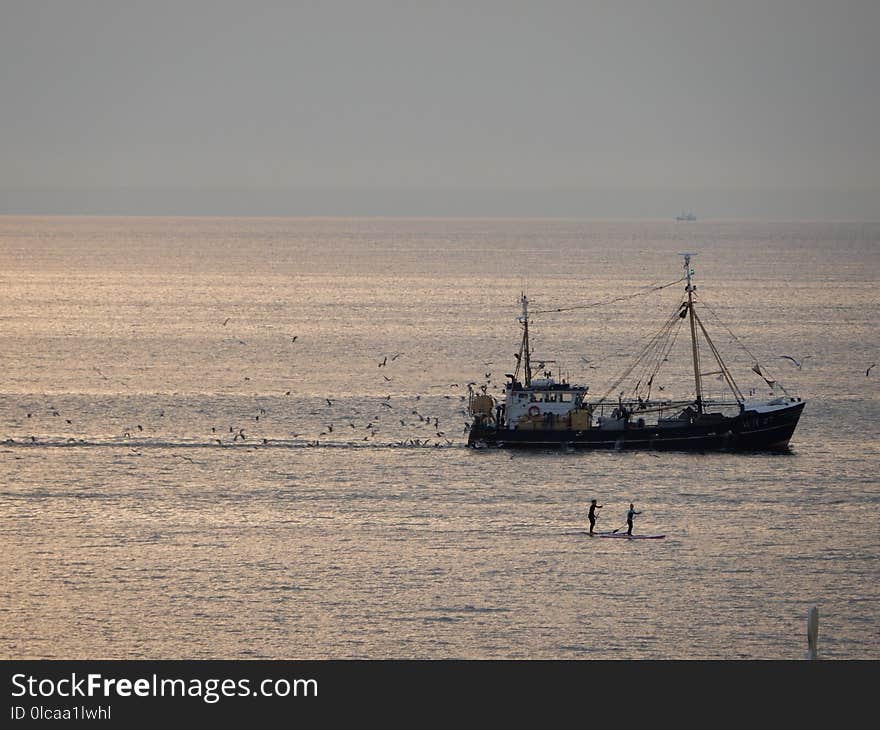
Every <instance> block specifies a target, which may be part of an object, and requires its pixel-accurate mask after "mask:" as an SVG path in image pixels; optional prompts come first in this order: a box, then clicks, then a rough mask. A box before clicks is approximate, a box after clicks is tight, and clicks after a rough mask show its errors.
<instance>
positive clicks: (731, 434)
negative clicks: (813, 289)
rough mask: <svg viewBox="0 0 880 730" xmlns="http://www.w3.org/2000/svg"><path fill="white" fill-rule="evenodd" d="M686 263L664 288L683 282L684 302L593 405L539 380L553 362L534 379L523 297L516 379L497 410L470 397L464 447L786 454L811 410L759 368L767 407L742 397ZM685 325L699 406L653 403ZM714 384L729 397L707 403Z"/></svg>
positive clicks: (583, 388) (491, 401) (561, 384)
mask: <svg viewBox="0 0 880 730" xmlns="http://www.w3.org/2000/svg"><path fill="white" fill-rule="evenodd" d="M681 255H682V256H683V257H684V270H685V273H684V275H683V276H682V277H681V278H680V279H679V280H677V281H676V282H670V284H667V285H664V286H669V285H672V284H677V283H679V282H684V283H685V294H686V296H685V297H683V300H682V301H681V302H680V304H679V305H678V306H677V307H676V309H675V311H674V312H673V314H672V316H671V317H670V318H669V319H668V320H667V321H666V322H665V324H664V325H663V327H662V328H661V329H660V331H659V332H658V333H657V334H655V335H654V336H653V337H652V338H651V340H650V341H649V342H648V344H647V345H646V346H645V347H644V348H643V349H642V351H641V352H640V353H639V355H638V356H637V357H636V360H635V362H634V363H632V364H631V365H630V366H629V367H628V368H626V370H625V372H624V373H623V374H622V375H621V376H620V377H618V378H617V379H616V380H615V381H614V382H613V383H612V385H611V387H610V388H608V391H607V392H606V393H605V395H602V396H601V397H599V398H597V399H595V400H591V398H590V396H589V395H588V392H589V386H587V385H574V384H571V383H568V382H567V381H566V380H565V379H563V378H559V379H556V378H553V377H552V375H553V373H552V371H551V370H541V368H543V367H544V366H546V364H547V363H548V362H549V361H547V360H544V361H541V360H538V361H537V362H538V369H537V370H538V372H537V373H536V371H535V368H533V367H532V362H533V354H534V353H533V352H532V350H531V346H530V343H529V300H528V297H526V296H525V294H523V295H522V297H521V300H520V301H521V304H522V315H521V316H520V317H519V318H518V319H519V321H520V323H521V325H522V328H523V334H522V340H521V343H520V348H519V352H518V353H517V354H516V355H515V357H516V369H515V371H514V372H513V373H508V374H507V379H508V380H507V382H506V384H505V386H504V400H503V401H502V402H496V400H495V398H494V397H492V396H491V395H489V394H488V393H487V392H486V391H485V389H484V390H483V392H478V391H474V390H471V392H470V397H469V412H470V414H471V416H472V418H473V421H472V423H471V426H470V430H469V436H468V446H471V447H476V448H479V447H492V446H496V447H537V448H548V447H573V448H612V449H623V448H626V449H637V448H641V449H684V450H697V451H709V450H711V451H724V450H729V451H768V450H784V449H786V448H787V447H788V443H789V441H790V439H791V437H792V434H793V433H794V430H795V428H796V427H797V424H798V420H799V419H800V416H801V413H802V411H803V410H804V406H805V405H806V402H805V401H803V400H802V399H801V398H798V397H794V396H792V395H790V394H789V393H788V392H787V391H786V390H785V389H784V387H783V386H782V385H781V384H779V383H778V382H777V381H775V380H772V379H770V378H769V377H768V376H767V374H766V373H765V371H764V370H762V368H761V366H760V364H759V363H757V362H756V363H755V365H754V366H753V367H752V371H753V372H754V373H755V374H757V375H758V376H759V377H761V378H762V379H763V380H764V382H765V383H766V384H767V385H768V386H769V387H770V392H771V397H770V398H767V399H761V398H755V397H749V398H746V397H745V396H744V395H743V393H742V391H741V390H740V388H739V386H738V385H737V383H736V381H735V380H734V378H733V375H732V374H731V372H730V369H729V368H728V367H727V365H725V363H724V361H723V360H722V359H721V355H720V353H719V352H718V349H717V347H716V346H715V344H714V342H713V341H712V339H711V337H710V336H709V333H708V332H707V330H706V327H705V325H704V324H703V321H702V319H701V317H700V315H699V314H698V312H697V311H696V307H695V300H696V286H694V284H693V278H692V277H693V275H694V273H695V272H694V270H693V269H692V268H691V258H692V256H694V255H695V254H690V253H685V254H681ZM556 311H561V310H556ZM685 321H686V322H687V329H689V331H690V339H691V353H690V354H691V357H690V359H691V361H692V366H693V381H694V394H693V397H689V398H687V399H684V400H673V399H667V398H657V397H652V395H655V393H654V392H653V391H654V383H655V382H656V378H657V374H658V372H659V371H660V368H661V367H662V366H663V364H664V363H665V362H666V361H667V360H668V357H667V356H668V355H669V354H670V352H671V351H672V345H673V344H674V342H675V336H676V334H677V333H678V331H679V329H680V328H681V326H684V322H685ZM728 332H730V331H729V330H728ZM698 334H699V335H702V340H703V342H704V343H705V345H704V346H702V347H701V346H699V345H698ZM730 334H731V335H732V333H730ZM706 352H708V354H709V356H710V357H711V359H712V361H714V363H715V366H716V367H717V369H712V370H707V369H704V368H703V365H702V359H703V358H701V354H704V353H706ZM749 354H750V355H751V353H749ZM706 359H708V358H706ZM710 367H712V366H710ZM536 375H538V376H539V377H536ZM708 376H716V378H717V380H718V381H720V382H721V383H723V384H724V385H725V386H726V390H729V391H730V393H731V394H732V395H731V396H730V397H726V398H718V399H713V398H708V397H704V390H705V388H704V383H703V380H704V378H706V377H708ZM623 384H626V385H627V386H629V391H628V392H627V390H626V389H620V388H621V386H622V385H623ZM660 389H661V390H662V388H660ZM612 393H614V396H613V397H612V395H611V394H612ZM753 393H754V391H753Z"/></svg>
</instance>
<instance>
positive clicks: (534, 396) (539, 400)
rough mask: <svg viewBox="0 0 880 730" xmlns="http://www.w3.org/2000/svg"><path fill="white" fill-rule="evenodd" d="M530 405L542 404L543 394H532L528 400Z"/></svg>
mask: <svg viewBox="0 0 880 730" xmlns="http://www.w3.org/2000/svg"><path fill="white" fill-rule="evenodd" d="M529 400H531V401H532V403H543V402H544V394H543V393H532V397H531V398H530V399H529Z"/></svg>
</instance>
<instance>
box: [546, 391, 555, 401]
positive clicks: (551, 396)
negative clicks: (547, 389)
mask: <svg viewBox="0 0 880 730" xmlns="http://www.w3.org/2000/svg"><path fill="white" fill-rule="evenodd" d="M547 402H548V403H555V402H556V393H547Z"/></svg>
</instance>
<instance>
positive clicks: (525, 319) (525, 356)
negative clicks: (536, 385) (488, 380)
mask: <svg viewBox="0 0 880 730" xmlns="http://www.w3.org/2000/svg"><path fill="white" fill-rule="evenodd" d="M520 301H521V302H522V316H521V317H520V318H519V321H520V322H522V325H523V338H522V345H520V348H519V351H520V361H521V362H522V365H523V368H524V371H523V382H524V384H525V386H526V387H527V388H528V387H529V386H530V385H531V384H532V363H531V362H530V361H529V298H528V297H527V296H526V295H525V293H523V295H522V298H521V299H520Z"/></svg>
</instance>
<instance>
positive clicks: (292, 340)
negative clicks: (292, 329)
mask: <svg viewBox="0 0 880 730" xmlns="http://www.w3.org/2000/svg"><path fill="white" fill-rule="evenodd" d="M297 337H299V335H294V336H293V338H292V339H291V340H290V341H291V342H296V338H297Z"/></svg>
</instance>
